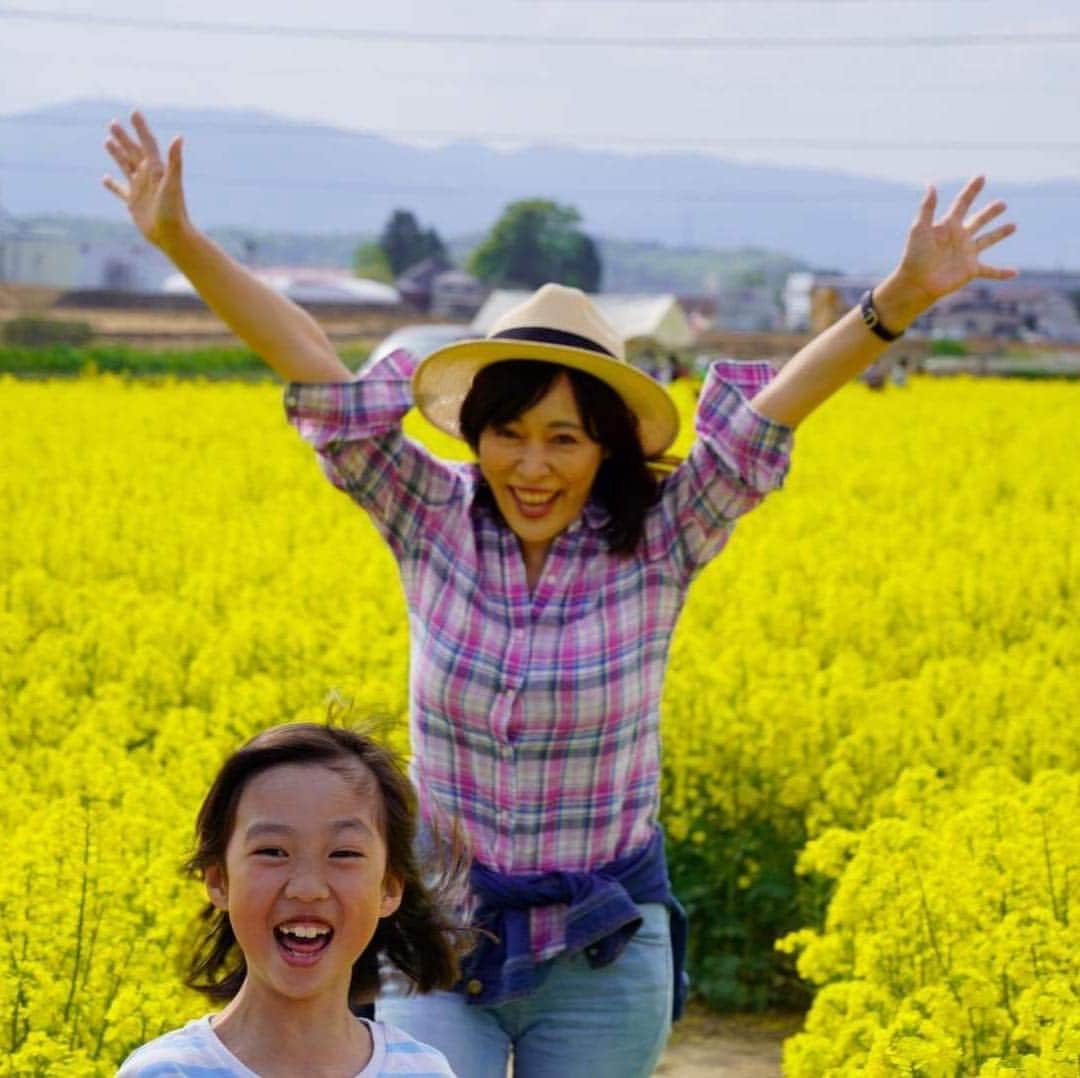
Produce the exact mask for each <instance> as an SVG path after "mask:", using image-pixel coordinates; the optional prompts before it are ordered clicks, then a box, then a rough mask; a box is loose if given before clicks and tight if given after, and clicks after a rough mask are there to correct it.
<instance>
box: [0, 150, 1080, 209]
mask: <svg viewBox="0 0 1080 1078" xmlns="http://www.w3.org/2000/svg"><path fill="white" fill-rule="evenodd" d="M0 169H13V170H17V171H25V172H44V173H61V174H79V175H83V176H87V177H98V176H100V175H101V174H102V171H104V170H103V169H97V168H94V167H93V166H90V165H62V164H52V163H49V162H41V161H4V160H0ZM189 178H190V179H191V180H195V181H198V182H201V183H216V184H222V185H224V186H227V187H252V186H256V185H258V186H259V187H262V188H266V187H274V188H282V189H286V188H301V189H309V188H310V189H315V190H318V189H320V188H323V189H325V188H333V189H344V190H350V191H363V192H368V193H393V194H397V193H401V192H408V193H410V194H429V195H430V194H442V195H455V194H457V195H473V194H496V195H500V196H505V195H506V192H507V191H508V190H509V189H510V187H511V185H510V184H506V185H504V186H502V187H499V186H494V185H491V184H416V183H372V182H370V181H366V180H362V179H355V180H354V179H341V180H338V179H333V178H330V177H322V178H320V179H310V180H308V179H290V178H286V177H283V176H222V175H213V174H208V173H203V172H198V171H196V172H194V173H193V174H192V173H191V172H190V170H189ZM917 195H918V192H917V190H916V189H915V187H914V185H912V186H911V187H906V188H898V189H896V190H894V191H881V192H877V193H875V194H865V193H864V194H859V195H852V194H849V193H847V192H844V191H817V192H808V191H805V190H802V189H799V190H789V191H784V190H774V191H727V192H723V191H710V192H700V191H678V190H672V189H671V188H669V187H665V188H629V187H585V188H580V187H578V188H574V191H573V197H574V198H594V197H595V198H610V199H623V200H626V201H635V200H638V199H642V200H644V199H660V200H664V201H667V202H679V203H710V204H711V203H731V204H749V203H765V204H784V203H798V204H809V203H845V204H849V205H880V204H882V203H890V202H897V203H903V204H904V205H905V206H910V207H911V208H912V212H914V207H915V200H916V198H917ZM1024 197H1027V196H1025V195H1024V193H1023V192H1010V194H1009V198H1010V200H1012V201H1016V200H1018V199H1022V198H1024ZM1031 197H1037V198H1038V199H1039V201H1040V202H1041V201H1044V200H1070V199H1077V198H1080V194H1078V193H1077V192H1076V191H1060V190H1058V191H1039V192H1038V193H1037V195H1034V196H1031Z"/></svg>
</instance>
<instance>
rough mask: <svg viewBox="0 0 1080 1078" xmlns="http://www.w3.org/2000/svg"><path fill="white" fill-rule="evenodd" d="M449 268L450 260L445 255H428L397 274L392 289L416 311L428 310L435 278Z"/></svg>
mask: <svg viewBox="0 0 1080 1078" xmlns="http://www.w3.org/2000/svg"><path fill="white" fill-rule="evenodd" d="M450 268H451V264H450V260H449V259H448V258H447V257H446V256H445V255H440V254H434V255H430V256H429V257H428V258H424V259H421V260H420V261H419V262H414V263H413V264H412V265H411V266H409V267H408V268H407V269H405V270H403V271H402V272H401V273H400V274H398V277H397V279H396V280H395V281H394V287H395V288H396V289H397V290H398V292H400V293H401V298H402V299H403V300H404V301H405V302H406V303H408V304H409V305H410V306H411V307H415V308H416V309H417V310H418V311H427V310H430V309H431V290H432V287H433V286H434V283H435V278H436V277H438V276H439V274H440V273H445V272H446V271H447V270H448V269H450Z"/></svg>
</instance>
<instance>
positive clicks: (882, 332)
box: [859, 288, 904, 341]
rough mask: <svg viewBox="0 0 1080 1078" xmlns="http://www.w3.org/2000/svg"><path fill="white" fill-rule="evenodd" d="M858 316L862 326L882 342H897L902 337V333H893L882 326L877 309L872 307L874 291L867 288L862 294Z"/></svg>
mask: <svg viewBox="0 0 1080 1078" xmlns="http://www.w3.org/2000/svg"><path fill="white" fill-rule="evenodd" d="M859 314H860V315H861V316H862V320H863V325H864V326H866V328H867V329H868V330H870V332H871V333H874V334H876V335H877V336H878V337H880V338H881V339H882V340H883V341H897V340H899V339H900V338H901V337H902V336H903V335H904V334H903V333H893V331H892V330H890V329H886V328H885V326H884V325H882V322H881V315H879V314H878V309H877V307H875V306H874V290H873V289H872V288H868V289H867V290H866V291H865V292H864V293H863V295H862V299H861V300H860V301H859Z"/></svg>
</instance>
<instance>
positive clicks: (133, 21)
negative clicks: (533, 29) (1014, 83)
mask: <svg viewBox="0 0 1080 1078" xmlns="http://www.w3.org/2000/svg"><path fill="white" fill-rule="evenodd" d="M0 18H3V19H21V20H24V21H29V22H47V23H63V24H69V25H71V24H74V25H78V26H86V27H91V28H95V29H106V28H108V29H129V30H167V31H169V32H172V33H198V34H230V35H234V36H242V37H287V38H289V39H291V40H296V39H298V38H314V39H331V40H334V41H368V42H372V43H383V44H386V43H397V44H409V45H498V46H504V47H507V46H510V47H520V46H524V47H545V48H576V49H579V48H596V47H604V48H633V49H842V48H858V49H902V48H957V47H964V48H967V47H979V48H985V47H993V48H999V47H1002V46H1017V45H1021V46H1034V45H1039V46H1050V45H1077V44H1080V32H1068V31H1064V32H1057V33H998V32H994V31H972V32H969V33H964V34H896V33H892V34H884V33H881V34H874V35H863V36H858V35H851V36H842V37H841V36H833V35H827V36H821V37H791V36H784V35H771V34H770V35H736V36H718V35H708V34H698V35H694V36H660V35H650V36H649V37H625V36H604V35H591V36H585V35H577V34H535V33H509V34H493V33H484V32H480V31H468V32H462V31H418V30H382V29H372V28H360V27H348V26H337V27H329V26H310V25H308V26H299V25H297V26H288V25H281V24H269V23H267V24H259V25H253V24H249V23H220V22H207V21H204V20H198V19H145V18H135V17H131V16H121V15H97V14H93V13H91V12H66V11H33V10H28V9H25V8H12V7H0Z"/></svg>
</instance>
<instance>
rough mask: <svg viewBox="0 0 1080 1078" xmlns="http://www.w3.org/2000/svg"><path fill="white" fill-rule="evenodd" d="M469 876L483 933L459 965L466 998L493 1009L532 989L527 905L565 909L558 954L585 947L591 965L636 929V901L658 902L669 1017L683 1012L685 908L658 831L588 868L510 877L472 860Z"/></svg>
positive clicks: (608, 958)
mask: <svg viewBox="0 0 1080 1078" xmlns="http://www.w3.org/2000/svg"><path fill="white" fill-rule="evenodd" d="M469 879H470V883H471V885H472V889H473V893H474V894H475V896H476V898H477V899H478V902H479V905H478V906H477V909H476V912H475V915H474V918H473V924H474V925H475V927H476V928H478V929H481V930H482V932H481V933H480V934H478V940H479V942H478V944H477V946H476V949H475V950H473V951H472V952H471V953H470V954H469V955H468V956H467V957H466V958H465V961H464V963H463V971H462V979H461V985H460V986H462V987H464V988H465V998H466V999H467V1001H468V1002H469V1003H472V1004H479V1005H483V1006H488V1007H490V1006H495V1005H496V1004H499V1003H507V1002H509V1001H510V1000H512V999H520V998H521V997H523V996H527V995H529V994H530V993H531V992H532V991H533V990H534V989H535V987H536V984H537V965H536V963H535V961H534V960H533V957H532V953H531V950H530V946H529V911H530V910H531V909H533V908H534V907H536V906H547V905H551V904H553V903H557V902H558V903H564V904H565V905H567V906H569V911H568V915H567V925H566V950H565V952H564V953H566V954H571V955H573V954H578V953H580V952H582V951H584V952H585V957H586V959H587V960H588V962H589V965H590V966H592V967H593V968H596V967H598V966H606V965H607V964H608V963H610V962H614V961H615V959H616V958H618V957H619V955H620V953H621V952H622V950H623V948H624V947H625V946H626V944H627V943H628V942H629V941H630V939H631V937H632V936H633V935H634V933H635V932H636V931H637V930H638V929H639V928H640V927H641V921H642V918H641V914H640V913H639V912H638V909H637V904H640V903H644V902H661V903H663V904H664V905H665V906H667V908H668V911H669V913H670V922H671V954H672V965H673V968H674V972H675V984H674V989H675V991H674V999H673V1006H672V1020H673V1021H674V1020H676V1019H678V1018H679V1016H680V1015H681V1014H682V1010H683V1006H684V1004H685V1002H686V995H687V988H688V977H687V974H686V970H685V966H686V942H687V921H686V912H685V911H684V910H683V908H682V906H681V905H680V904H679V902H678V900H677V899H676V898H675V896H674V895H673V894H672V892H671V883H670V881H669V880H668V874H667V862H666V861H665V859H664V836H663V833H662V832H661V831H660V829H659V828H657V829H656V831H654V832H653V836H652V838H651V839H650V840H649V842H648V843H647V844H646V845H645V846H643V847H642V848H641V849H640V850H638V851H637V852H635V853H632V854H629V855H628V856H626V857H622V858H619V859H618V860H616V861H611V862H609V863H608V864H606V865H602V866H601V867H600V868H598V869H596V870H594V871H592V872H533V873H525V874H521V875H512V874H507V873H502V872H496V871H495V870H494V869H490V868H487V867H485V866H484V865H480V864H477V863H476V862H474V863H473V865H472V868H471V870H470V874H469ZM487 933H490V934H491V935H490V936H488V935H487Z"/></svg>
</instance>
